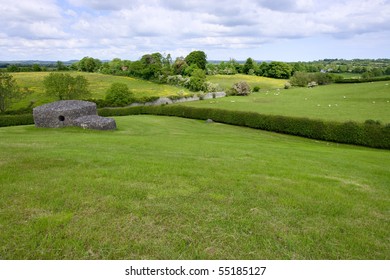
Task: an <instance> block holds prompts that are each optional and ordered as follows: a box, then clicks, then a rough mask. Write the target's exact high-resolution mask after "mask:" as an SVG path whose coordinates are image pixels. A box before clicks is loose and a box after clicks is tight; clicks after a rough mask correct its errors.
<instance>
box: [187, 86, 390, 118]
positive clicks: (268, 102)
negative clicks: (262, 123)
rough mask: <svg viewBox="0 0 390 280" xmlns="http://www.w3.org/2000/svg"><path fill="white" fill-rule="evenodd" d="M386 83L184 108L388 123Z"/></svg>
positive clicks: (389, 103) (290, 92)
mask: <svg viewBox="0 0 390 280" xmlns="http://www.w3.org/2000/svg"><path fill="white" fill-rule="evenodd" d="M389 84H390V83H389V82H388V81H387V82H375V83H363V84H332V85H327V86H318V87H315V88H292V89H288V90H284V89H281V90H278V89H270V90H262V91H261V92H259V93H252V94H251V95H250V96H248V97H239V96H234V97H228V98H222V99H216V100H204V101H197V102H191V103H186V105H188V106H196V107H208V108H220V109H229V110H239V111H251V112H258V113H262V114H272V115H284V116H296V117H308V118H313V119H324V120H334V121H351V120H352V121H357V122H364V121H366V120H368V119H371V120H379V121H381V122H382V123H390V85H389Z"/></svg>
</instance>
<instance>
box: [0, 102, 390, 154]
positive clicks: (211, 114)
mask: <svg viewBox="0 0 390 280" xmlns="http://www.w3.org/2000/svg"><path fill="white" fill-rule="evenodd" d="M98 114H99V115H100V116H104V117H109V116H127V115H140V114H150V115H163V116H175V117H183V118H190V119H200V120H207V119H212V120H213V121H215V122H220V123H225V124H231V125H238V126H245V127H250V128H255V129H261V130H267V131H273V132H278V133H284V134H289V135H296V136H302V137H306V138H311V139H317V140H324V141H332V142H337V143H345V144H354V145H361V146H367V147H372V148H382V149H390V124H387V125H383V124H381V123H380V122H377V121H372V120H367V121H366V122H365V123H356V122H345V123H340V122H332V121H323V120H313V119H308V118H298V117H288V116H277V115H263V114H259V113H255V112H243V111H230V110H222V109H211V108H195V107H189V106H180V105H177V106H164V105H163V106H136V107H123V108H101V109H98ZM33 123H34V120H33V116H32V115H31V114H28V115H1V116H0V127H2V126H14V125H28V124H33Z"/></svg>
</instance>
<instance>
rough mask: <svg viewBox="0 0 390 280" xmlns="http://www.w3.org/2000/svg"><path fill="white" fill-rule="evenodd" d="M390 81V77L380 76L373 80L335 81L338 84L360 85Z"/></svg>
mask: <svg viewBox="0 0 390 280" xmlns="http://www.w3.org/2000/svg"><path fill="white" fill-rule="evenodd" d="M383 81H390V76H380V77H372V78H366V79H364V78H360V79H348V78H346V79H337V80H335V83H336V84H360V83H370V82H383Z"/></svg>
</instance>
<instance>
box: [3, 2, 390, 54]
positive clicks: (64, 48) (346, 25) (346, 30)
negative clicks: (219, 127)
mask: <svg viewBox="0 0 390 280" xmlns="http://www.w3.org/2000/svg"><path fill="white" fill-rule="evenodd" d="M0 14H1V18H0V26H1V27H0V60H25V59H39V60H62V61H65V60H70V59H81V58H82V57H84V56H92V57H96V58H99V59H113V58H115V57H119V58H121V59H130V60H136V59H139V58H140V57H141V56H142V55H143V54H145V53H153V52H161V53H165V54H168V53H170V54H171V55H172V57H173V58H175V57H178V56H185V55H187V54H188V53H189V52H191V51H193V50H203V51H204V52H206V54H207V55H208V59H213V60H228V59H230V58H235V59H238V60H244V59H246V58H248V57H252V58H254V59H257V60H279V61H311V60H317V59H324V58H345V59H352V58H390V0H327V1H323V0H321V1H319V0H295V1H293V0H240V1H237V0H226V1H210V0H186V1H183V0H165V1H164V0H133V1H128V0H110V1H107V0H17V1H15V0H0Z"/></svg>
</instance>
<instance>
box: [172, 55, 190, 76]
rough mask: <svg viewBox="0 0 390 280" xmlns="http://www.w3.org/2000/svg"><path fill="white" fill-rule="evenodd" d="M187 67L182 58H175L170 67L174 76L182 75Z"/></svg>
mask: <svg viewBox="0 0 390 280" xmlns="http://www.w3.org/2000/svg"><path fill="white" fill-rule="evenodd" d="M187 67H188V64H187V62H186V61H185V59H184V57H178V58H176V60H175V62H174V63H173V65H172V68H173V72H174V73H175V74H176V75H183V74H184V71H185V70H186V68H187Z"/></svg>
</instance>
